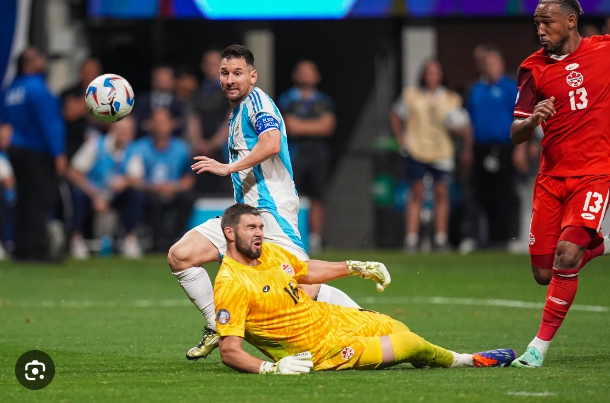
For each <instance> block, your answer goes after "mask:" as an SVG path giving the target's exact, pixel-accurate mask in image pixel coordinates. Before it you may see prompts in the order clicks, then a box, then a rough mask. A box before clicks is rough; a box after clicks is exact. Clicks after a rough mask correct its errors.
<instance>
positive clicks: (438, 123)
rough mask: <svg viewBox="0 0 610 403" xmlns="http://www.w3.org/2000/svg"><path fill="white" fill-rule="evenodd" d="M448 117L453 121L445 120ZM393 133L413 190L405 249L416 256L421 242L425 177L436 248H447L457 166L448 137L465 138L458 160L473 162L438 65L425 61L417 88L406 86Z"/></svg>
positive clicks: (458, 110)
mask: <svg viewBox="0 0 610 403" xmlns="http://www.w3.org/2000/svg"><path fill="white" fill-rule="evenodd" d="M449 118H452V119H449ZM390 120H391V126H392V131H393V132H394V135H395V136H396V139H397V140H398V142H399V144H400V146H401V149H402V150H403V151H404V152H406V153H407V155H408V156H407V158H406V168H407V169H406V170H407V172H406V175H407V180H408V181H409V187H410V189H411V195H410V199H409V201H408V203H407V206H406V235H405V239H404V246H405V250H406V251H407V252H410V253H415V252H417V251H418V249H419V243H420V239H419V238H420V237H419V232H420V211H421V208H422V202H423V198H424V190H425V187H424V180H423V179H424V176H425V175H426V174H428V175H429V176H431V177H432V179H433V189H434V227H435V235H434V246H435V249H437V250H439V251H446V250H448V248H449V242H448V235H447V231H448V226H449V184H450V183H451V181H452V177H453V170H454V168H455V161H454V159H455V150H454V146H453V141H452V138H451V134H456V135H458V136H460V137H462V138H463V139H464V147H463V151H462V161H463V163H464V164H465V165H469V164H470V161H471V159H472V147H471V134H470V121H469V119H468V114H467V113H466V111H465V110H464V109H463V108H462V97H461V96H460V95H458V94H457V93H455V92H453V91H451V90H449V89H447V87H446V85H445V76H444V72H443V68H442V66H441V64H440V63H439V62H438V61H437V60H434V59H432V60H429V61H427V62H426V63H425V64H424V66H423V69H422V73H421V77H420V82H419V86H418V87H407V88H405V89H404V90H403V92H402V94H401V96H400V97H399V98H398V100H397V101H396V102H395V103H394V107H393V108H392V111H391V113H390Z"/></svg>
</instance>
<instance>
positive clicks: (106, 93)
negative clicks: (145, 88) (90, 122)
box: [85, 74, 134, 123]
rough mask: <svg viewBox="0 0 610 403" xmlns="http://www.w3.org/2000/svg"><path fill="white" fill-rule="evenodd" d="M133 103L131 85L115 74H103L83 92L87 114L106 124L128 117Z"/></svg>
mask: <svg viewBox="0 0 610 403" xmlns="http://www.w3.org/2000/svg"><path fill="white" fill-rule="evenodd" d="M133 101H134V94H133V89H132V88H131V85H129V83H128V82H127V80H125V79H124V78H123V77H121V76H119V75H116V74H104V75H101V76H99V77H97V78H95V79H94V80H93V81H91V84H89V86H88V87H87V92H85V102H86V103H87V109H88V110H89V112H90V113H91V114H92V115H93V117H95V118H96V119H98V120H101V121H102V122H106V123H113V122H118V121H119V120H121V119H123V118H124V117H125V116H127V115H129V112H131V110H132V109H133Z"/></svg>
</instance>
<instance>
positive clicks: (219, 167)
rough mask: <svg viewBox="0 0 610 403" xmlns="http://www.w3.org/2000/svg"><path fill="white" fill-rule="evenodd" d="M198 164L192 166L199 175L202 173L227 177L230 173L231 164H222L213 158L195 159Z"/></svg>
mask: <svg viewBox="0 0 610 403" xmlns="http://www.w3.org/2000/svg"><path fill="white" fill-rule="evenodd" d="M193 159H194V160H196V161H197V162H195V163H194V164H193V165H191V170H193V171H194V172H197V173H198V174H200V173H202V172H210V173H213V174H215V175H218V176H227V175H228V174H229V173H230V172H229V164H222V163H220V162H218V161H216V160H214V159H212V158H208V157H203V156H201V157H195V158H193Z"/></svg>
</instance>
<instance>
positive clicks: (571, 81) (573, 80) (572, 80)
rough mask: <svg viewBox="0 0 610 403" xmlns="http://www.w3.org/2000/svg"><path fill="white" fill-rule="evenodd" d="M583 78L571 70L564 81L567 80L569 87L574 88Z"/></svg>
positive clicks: (580, 83) (579, 84) (578, 85)
mask: <svg viewBox="0 0 610 403" xmlns="http://www.w3.org/2000/svg"><path fill="white" fill-rule="evenodd" d="M584 80H585V78H584V77H583V75H582V74H580V73H579V72H578V71H572V72H570V74H568V76H567V77H566V81H567V83H568V85H569V86H570V87H574V88H576V87H580V86H581V85H582V82H583V81H584Z"/></svg>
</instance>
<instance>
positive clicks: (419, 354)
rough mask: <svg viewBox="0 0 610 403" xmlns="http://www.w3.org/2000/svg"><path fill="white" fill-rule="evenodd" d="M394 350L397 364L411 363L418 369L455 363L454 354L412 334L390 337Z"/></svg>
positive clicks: (446, 366)
mask: <svg viewBox="0 0 610 403" xmlns="http://www.w3.org/2000/svg"><path fill="white" fill-rule="evenodd" d="M388 337H389V338H390V341H391V342H392V347H393V348H394V360H395V362H396V363H397V364H400V363H403V362H409V363H411V364H412V365H413V366H414V367H416V368H422V367H433V368H435V367H444V368H449V367H451V364H452V363H453V353H452V352H451V351H449V350H445V349H444V348H441V347H439V346H436V345H434V344H432V343H430V342H428V341H426V340H424V339H423V338H422V337H420V336H418V335H416V334H415V333H412V332H401V333H394V334H390V335H389V336H388Z"/></svg>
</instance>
